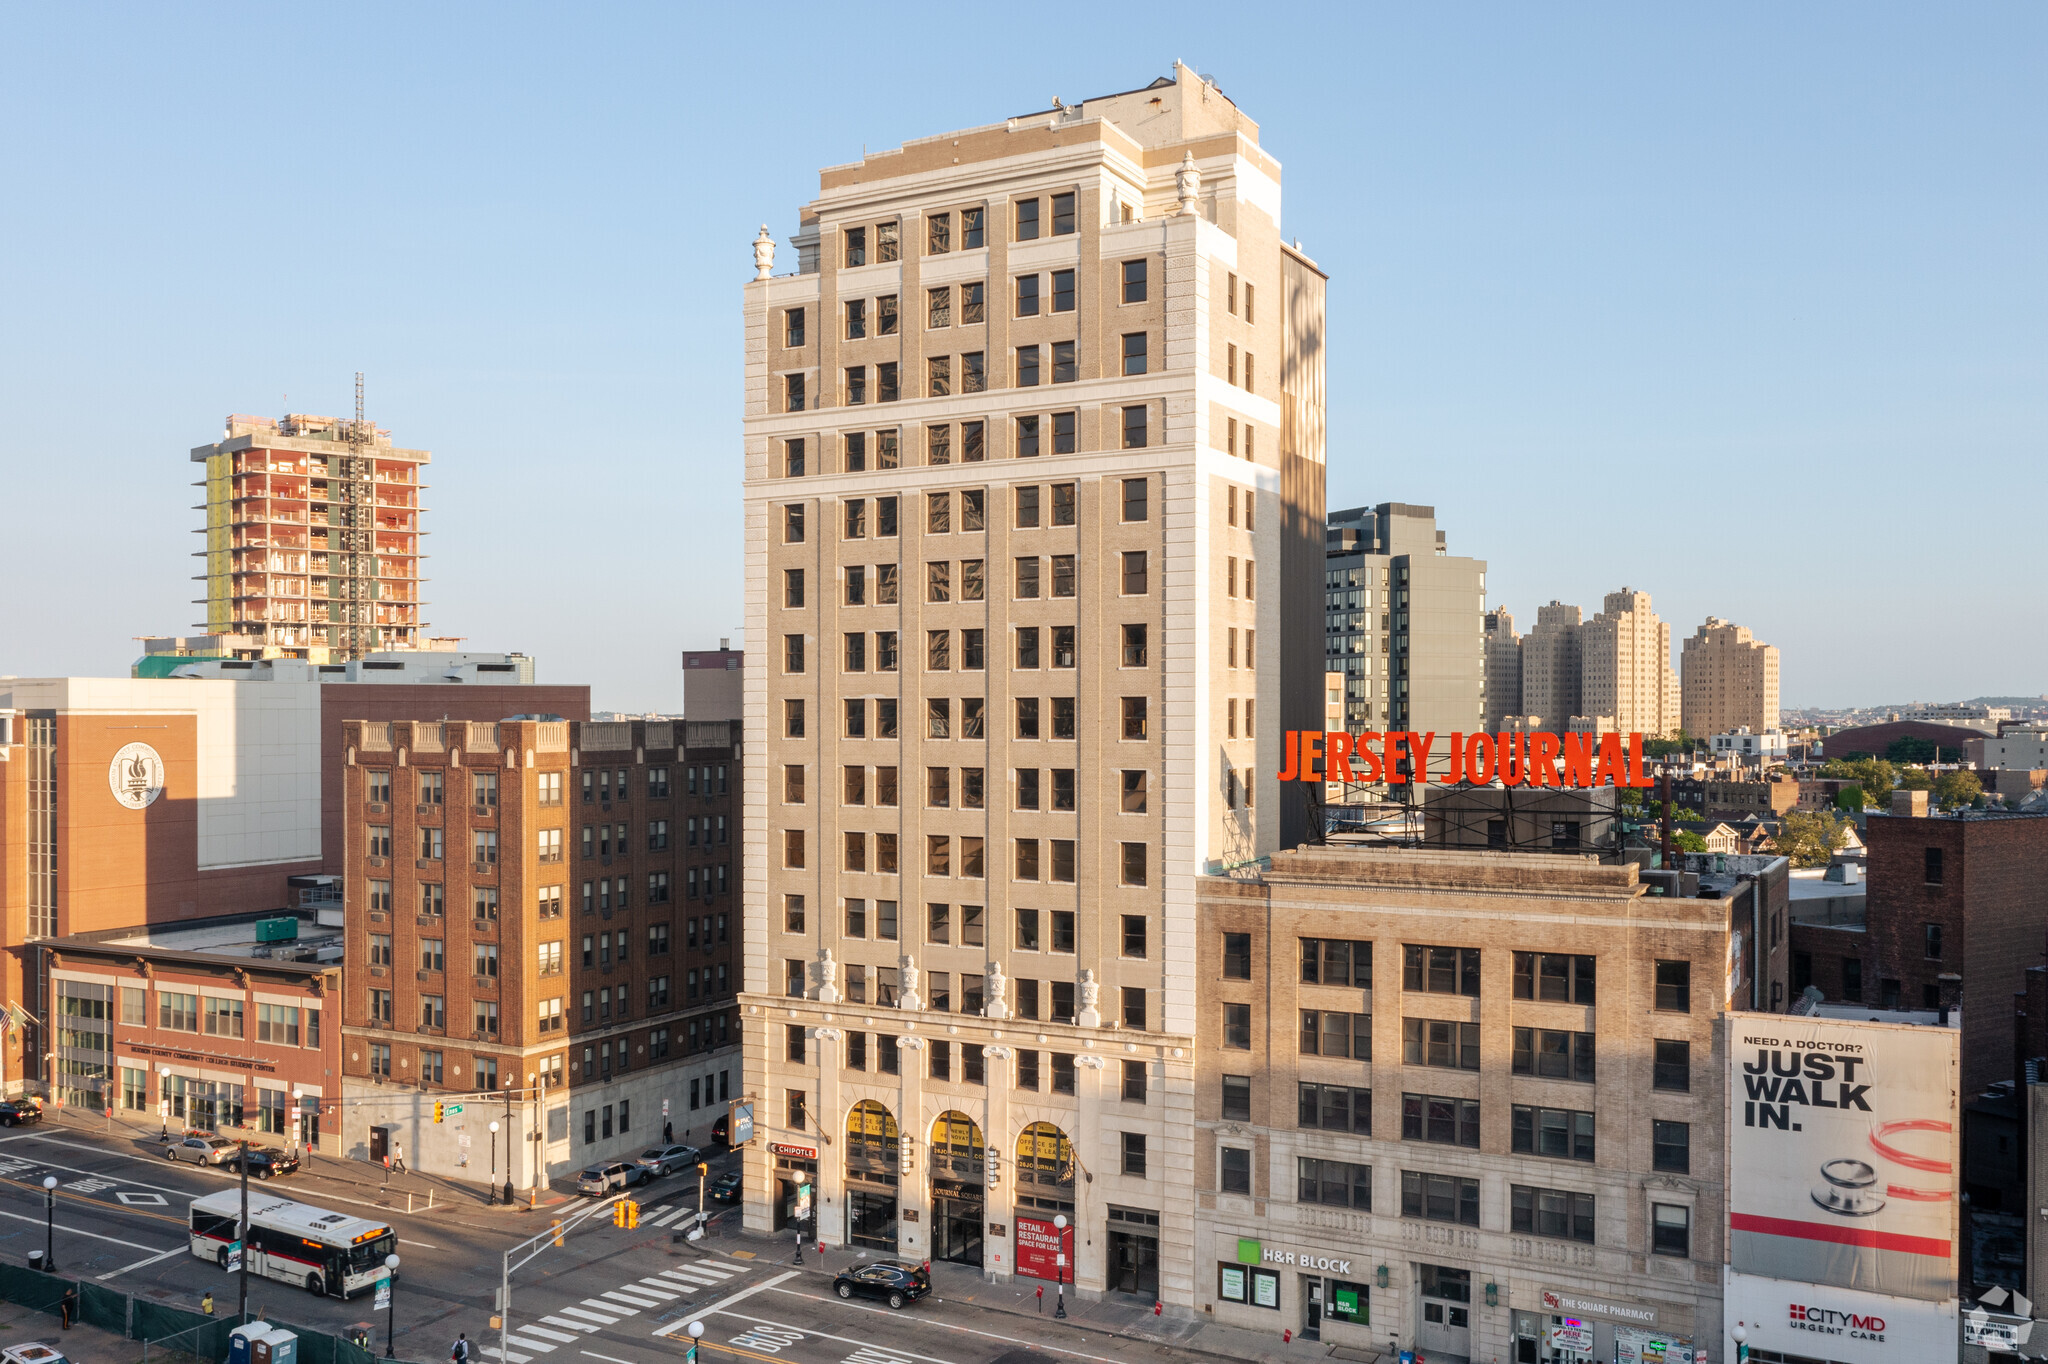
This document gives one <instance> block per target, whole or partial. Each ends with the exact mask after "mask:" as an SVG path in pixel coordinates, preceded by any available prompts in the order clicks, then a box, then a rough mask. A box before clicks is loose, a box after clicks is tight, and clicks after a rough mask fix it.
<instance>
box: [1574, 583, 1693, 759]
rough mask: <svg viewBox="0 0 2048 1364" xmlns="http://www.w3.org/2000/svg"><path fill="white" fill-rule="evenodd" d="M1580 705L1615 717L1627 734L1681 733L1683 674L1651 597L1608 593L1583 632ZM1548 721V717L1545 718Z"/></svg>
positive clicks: (1630, 592) (1629, 590)
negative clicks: (1673, 662)
mask: <svg viewBox="0 0 2048 1364" xmlns="http://www.w3.org/2000/svg"><path fill="white" fill-rule="evenodd" d="M1579 654H1580V679H1581V681H1580V693H1581V694H1580V704H1581V705H1582V706H1583V707H1584V710H1583V712H1575V713H1583V714H1586V715H1611V716H1613V717H1614V727H1615V728H1616V729H1618V730H1620V731H1621V732H1622V733H1623V734H1648V735H1653V736H1654V735H1662V734H1670V733H1672V732H1673V731H1674V730H1676V729H1677V728H1678V674H1677V673H1676V672H1674V671H1672V668H1671V627H1670V625H1668V624H1667V623H1665V621H1664V620H1663V619H1662V618H1660V617H1659V616H1658V615H1657V613H1656V612H1655V611H1653V610H1651V609H1650V594H1649V593H1647V592H1638V591H1636V590H1635V589H1634V588H1632V587H1624V588H1622V589H1621V591H1619V592H1609V593H1608V594H1607V597H1606V599H1605V600H1604V601H1603V602H1602V603H1601V608H1600V614H1599V615H1597V616H1595V617H1593V619H1591V620H1589V621H1587V622H1586V624H1585V626H1584V628H1583V629H1581V630H1580V631H1579ZM1546 718H1547V717H1546Z"/></svg>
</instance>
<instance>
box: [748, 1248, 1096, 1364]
mask: <svg viewBox="0 0 2048 1364" xmlns="http://www.w3.org/2000/svg"><path fill="white" fill-rule="evenodd" d="M794 1273H795V1271H793V1270H792V1271H791V1274H794ZM784 1277H789V1276H787V1275H786V1276H784ZM775 1291H776V1292H778V1293H787V1294H788V1295H789V1296H791V1297H793V1298H809V1299H810V1300H811V1301H813V1302H831V1303H838V1304H839V1306H841V1307H845V1308H851V1309H852V1310H853V1311H856V1312H874V1313H877V1314H878V1315H880V1316H884V1317H888V1318H889V1319H891V1320H892V1321H901V1320H903V1318H902V1316H901V1315H900V1314H898V1313H896V1312H893V1311H891V1310H890V1309H888V1308H886V1307H869V1306H867V1305H866V1304H864V1303H857V1302H843V1301H841V1300H840V1299H838V1298H836V1297H832V1298H828V1297H826V1296H824V1295H823V1294H821V1293H803V1292H799V1291H798V1290H796V1289H794V1288H778V1289H776V1290H775ZM726 1315H727V1316H729V1317H738V1318H739V1319H740V1320H741V1321H761V1320H763V1319H762V1318H760V1317H750V1316H747V1315H745V1314H744V1313H741V1312H727V1313H726ZM923 1321H924V1324H926V1325H929V1326H937V1327H941V1328H943V1329H945V1330H948V1331H958V1332H960V1333H961V1334H963V1335H970V1336H980V1337H982V1338H983V1339H984V1340H1000V1341H1002V1342H1003V1343H1004V1344H1006V1345H1019V1346H1023V1347H1024V1348H1026V1349H1031V1350H1044V1351H1046V1352H1048V1353H1050V1354H1056V1355H1066V1356H1067V1357H1069V1358H1071V1359H1087V1360H1093V1361H1095V1364H1122V1361H1120V1360H1117V1359H1115V1358H1113V1357H1111V1356H1109V1355H1091V1354H1089V1353H1088V1352H1087V1351H1085V1350H1068V1349H1063V1348H1062V1347H1060V1346H1058V1345H1047V1344H1046V1343H1045V1342H1044V1341H1042V1340H1025V1339H1023V1338H1021V1337H1018V1336H1006V1335H1002V1334H1000V1333H999V1332H996V1331H978V1330H976V1329H975V1328H974V1327H972V1326H956V1325H954V1324H953V1323H952V1322H950V1321H937V1320H934V1319H932V1318H929V1317H927V1318H924V1319H923ZM782 1324H783V1323H781V1322H769V1323H768V1325H770V1326H780V1325H782ZM790 1329H791V1330H795V1329H796V1328H795V1327H791V1328H790ZM811 1334H812V1335H814V1336H816V1337H818V1339H820V1340H837V1341H840V1342H842V1343H844V1344H847V1345H861V1346H867V1345H871V1344H872V1343H873V1342H871V1341H865V1340H854V1339H852V1338H851V1337H848V1336H834V1335H827V1334H826V1333H825V1332H823V1331H812V1332H811ZM898 1353H904V1352H902V1351H899V1352H898ZM910 1358H912V1359H921V1360H925V1361H927V1364H952V1361H950V1360H944V1359H936V1358H934V1357H933V1356H931V1355H915V1354H914V1355H911V1356H910Z"/></svg>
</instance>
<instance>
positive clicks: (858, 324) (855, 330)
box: [846, 298, 868, 341]
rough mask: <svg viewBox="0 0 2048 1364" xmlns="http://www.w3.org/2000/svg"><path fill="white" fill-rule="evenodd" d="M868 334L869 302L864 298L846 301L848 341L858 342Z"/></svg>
mask: <svg viewBox="0 0 2048 1364" xmlns="http://www.w3.org/2000/svg"><path fill="white" fill-rule="evenodd" d="M867 334H868V301H867V300H866V299H864V298H850V299H848V300H847V301H846V339H847V340H849V341H858V340H860V339H861V338H862V337H864V336H866V335H867Z"/></svg>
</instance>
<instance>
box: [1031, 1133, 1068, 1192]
mask: <svg viewBox="0 0 2048 1364" xmlns="http://www.w3.org/2000/svg"><path fill="white" fill-rule="evenodd" d="M1017 1182H1018V1183H1019V1184H1037V1185H1042V1186H1044V1187H1047V1188H1054V1189H1072V1188H1073V1187H1074V1143H1073V1142H1071V1141H1069V1140H1067V1134H1066V1133H1065V1132H1062V1131H1060V1129H1059V1128H1057V1127H1054V1126H1053V1125H1052V1124H1051V1123H1049V1122H1035V1123H1032V1124H1031V1125H1030V1126H1029V1127H1027V1128H1025V1129H1024V1130H1023V1132H1021V1133H1019V1134H1018V1137H1017Z"/></svg>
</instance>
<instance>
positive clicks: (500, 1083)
mask: <svg viewBox="0 0 2048 1364" xmlns="http://www.w3.org/2000/svg"><path fill="white" fill-rule="evenodd" d="M346 730H347V736H348V746H347V752H346V754H345V774H346V779H345V782H344V792H345V799H346V802H347V807H346V811H347V813H346V824H347V833H346V847H347V862H348V872H347V878H346V879H347V896H348V930H347V945H346V962H347V970H348V987H347V999H346V1002H345V1005H344V1008H343V1014H344V1018H343V1028H342V1035H343V1039H344V1041H343V1047H344V1051H345V1055H344V1056H343V1059H342V1074H343V1076H344V1089H345V1091H346V1093H347V1094H348V1095H349V1098H350V1101H351V1102H350V1104H349V1116H348V1124H347V1127H346V1129H345V1132H344V1136H343V1144H344V1152H345V1154H348V1155H351V1156H357V1157H366V1158H370V1159H376V1158H380V1157H381V1156H382V1155H383V1154H384V1153H385V1150H386V1148H387V1146H388V1144H389V1143H391V1142H402V1143H403V1144H404V1149H405V1153H406V1159H407V1162H408V1163H409V1164H410V1165H412V1166H413V1167H414V1168H415V1169H422V1170H434V1171H437V1172H441V1173H448V1174H457V1173H465V1174H467V1175H469V1176H470V1177H476V1176H477V1175H478V1174H479V1173H480V1167H481V1166H482V1165H483V1163H484V1161H485V1159H486V1156H485V1152H484V1149H483V1144H484V1142H485V1140H486V1139H487V1138H488V1133H487V1132H486V1131H485V1130H484V1129H485V1124H486V1123H487V1122H488V1121H489V1120H490V1119H491V1118H493V1117H498V1116H501V1113H502V1117H503V1119H504V1120H505V1121H506V1124H507V1127H508V1129H510V1130H517V1131H518V1132H519V1133H520V1134H521V1140H520V1142H519V1143H518V1147H517V1152H516V1154H515V1155H513V1156H512V1157H511V1169H510V1170H509V1171H508V1172H507V1176H506V1177H509V1178H511V1179H513V1180H514V1181H515V1182H517V1183H518V1184H520V1185H521V1186H522V1187H528V1186H531V1185H532V1184H533V1183H534V1182H536V1174H535V1171H536V1168H537V1163H538V1161H537V1158H536V1155H535V1147H536V1146H537V1145H538V1146H541V1147H543V1148H544V1153H543V1155H542V1156H541V1157H540V1158H539V1159H541V1160H544V1161H545V1166H546V1170H547V1172H548V1173H550V1174H558V1173H561V1172H562V1171H563V1170H564V1169H565V1168H570V1167H572V1166H576V1165H581V1164H585V1163H588V1162H589V1161H592V1160H601V1159H607V1158H612V1157H616V1156H619V1155H623V1154H627V1153H629V1152H630V1151H635V1150H638V1149H639V1148H641V1147H643V1146H644V1145H646V1144H647V1143H648V1142H650V1141H654V1140H658V1139H659V1137H660V1134H661V1131H662V1123H663V1108H664V1105H666V1106H667V1110H668V1116H669V1121H670V1122H672V1123H673V1125H674V1128H675V1133H676V1137H677V1139H678V1140H696V1141H698V1142H700V1143H701V1142H704V1141H706V1140H708V1139H709V1137H710V1135H711V1128H712V1124H713V1122H714V1121H715V1119H716V1118H717V1117H719V1116H722V1115H723V1113H724V1111H725V1109H724V1103H725V1101H726V1100H727V1099H730V1098H732V1097H735V1095H736V1090H737V1082H738V1079H739V1075H738V1071H739V1059H738V1050H737V1041H738V1037H737V1028H736V1026H735V1019H734V1016H733V1015H734V1001H735V995H736V992H737V990H738V986H739V980H738V973H739V956H738V924H737V913H736V902H735V897H734V891H735V890H736V881H735V877H734V871H733V868H734V865H735V863H736V862H737V860H738V852H739V840H738V837H737V834H738V824H737V811H738V809H739V793H740V767H739V764H740V760H741V755H740V750H739V746H738V726H737V722H733V721H712V722H684V721H666V720H659V721H657V720H645V721H642V720H635V721H622V722H606V723H585V724H570V723H564V722H558V721H535V720H511V721H503V722H500V723H497V724H477V723H471V724H455V723H449V724H442V723H439V722H421V721H415V722H397V723H390V722H372V721H360V722H350V723H349V724H348V725H347V726H346ZM486 1096H491V1097H494V1098H495V1099H496V1100H497V1101H498V1102H499V1103H502V1104H503V1105H504V1107H503V1109H502V1111H501V1110H500V1109H499V1108H498V1107H496V1106H495V1105H488V1106H487V1105H485V1104H484V1103H482V1102H481V1100H482V1099H484V1098H485V1097H486ZM465 1097H468V1098H469V1099H470V1100H471V1102H469V1103H466V1104H465V1105H464V1109H465V1111H464V1112H463V1113H462V1114H460V1115H459V1116H451V1118H450V1120H449V1121H447V1122H444V1123H443V1124H442V1125H440V1126H439V1127H436V1126H435V1124H434V1122H433V1119H432V1104H433V1102H434V1101H435V1100H436V1099H440V1100H442V1101H443V1102H450V1101H454V1102H460V1101H462V1100H463V1099H464V1098H465ZM543 1107H544V1111H545V1118H544V1119H543V1118H542V1117H541V1116H540V1113H541V1111H542V1109H543ZM542 1132H544V1133H545V1135H544V1136H540V1135H537V1134H539V1133H542ZM490 1159H491V1160H492V1161H493V1162H494V1163H495V1162H496V1161H497V1160H498V1159H499V1156H498V1154H497V1152H496V1151H495V1150H494V1151H493V1152H492V1153H491V1156H490Z"/></svg>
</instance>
